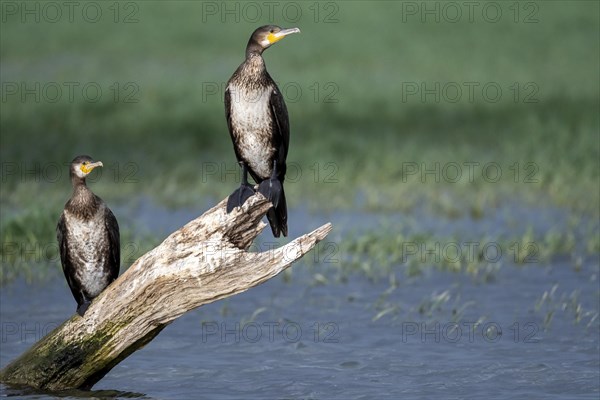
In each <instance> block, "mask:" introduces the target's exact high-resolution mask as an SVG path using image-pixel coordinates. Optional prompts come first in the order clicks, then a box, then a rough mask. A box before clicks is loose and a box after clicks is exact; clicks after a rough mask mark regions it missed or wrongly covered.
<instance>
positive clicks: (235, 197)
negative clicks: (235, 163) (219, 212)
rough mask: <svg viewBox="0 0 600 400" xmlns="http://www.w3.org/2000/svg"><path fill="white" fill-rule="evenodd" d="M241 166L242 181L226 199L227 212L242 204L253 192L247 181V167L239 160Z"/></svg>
mask: <svg viewBox="0 0 600 400" xmlns="http://www.w3.org/2000/svg"><path fill="white" fill-rule="evenodd" d="M240 165H241V167H242V183H241V184H240V187H239V188H237V189H236V190H235V191H234V192H233V193H232V194H231V195H230V196H229V198H228V199H227V212H228V213H230V212H231V211H232V210H233V209H234V208H235V207H241V206H242V204H244V203H245V202H246V200H248V198H250V196H252V195H253V194H254V189H253V188H252V186H251V185H250V184H249V183H248V167H247V166H246V163H245V162H243V161H240Z"/></svg>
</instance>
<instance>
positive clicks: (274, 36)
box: [267, 28, 300, 44]
mask: <svg viewBox="0 0 600 400" xmlns="http://www.w3.org/2000/svg"><path fill="white" fill-rule="evenodd" d="M292 33H300V29H298V28H289V29H282V30H280V31H279V32H276V33H269V35H268V36H267V40H268V41H269V43H270V44H273V43H275V42H279V41H280V40H281V39H283V38H284V37H286V36H287V35H291V34H292Z"/></svg>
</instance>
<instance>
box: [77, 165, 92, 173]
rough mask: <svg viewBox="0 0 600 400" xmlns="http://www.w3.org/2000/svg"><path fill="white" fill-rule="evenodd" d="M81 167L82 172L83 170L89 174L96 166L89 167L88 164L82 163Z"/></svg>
mask: <svg viewBox="0 0 600 400" xmlns="http://www.w3.org/2000/svg"><path fill="white" fill-rule="evenodd" d="M79 169H80V170H81V172H83V173H84V174H89V173H90V172H92V170H93V169H94V167H92V168H89V167H88V166H87V165H85V164H81V167H79Z"/></svg>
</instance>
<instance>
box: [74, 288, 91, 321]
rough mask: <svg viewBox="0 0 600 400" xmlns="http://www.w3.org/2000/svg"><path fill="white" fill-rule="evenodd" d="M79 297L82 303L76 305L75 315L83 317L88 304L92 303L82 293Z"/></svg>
mask: <svg viewBox="0 0 600 400" xmlns="http://www.w3.org/2000/svg"><path fill="white" fill-rule="evenodd" d="M81 296H82V301H81V303H80V304H77V314H79V315H80V316H82V317H83V315H84V314H85V312H86V310H87V309H88V307H89V306H90V304H92V301H91V300H89V299H88V298H87V297H86V296H85V294H83V293H81Z"/></svg>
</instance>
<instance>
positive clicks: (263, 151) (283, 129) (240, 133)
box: [225, 25, 300, 237]
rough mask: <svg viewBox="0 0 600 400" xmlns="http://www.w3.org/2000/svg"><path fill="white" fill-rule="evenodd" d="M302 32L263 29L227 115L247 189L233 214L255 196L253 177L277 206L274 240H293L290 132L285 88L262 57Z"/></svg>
mask: <svg viewBox="0 0 600 400" xmlns="http://www.w3.org/2000/svg"><path fill="white" fill-rule="evenodd" d="M297 32H300V29H298V28H290V29H281V28H280V27H278V26H275V25H266V26H261V27H260V28H258V29H257V30H255V31H254V33H252V36H251V37H250V40H249V41H248V45H247V46H246V60H245V61H244V62H243V63H242V64H241V65H240V66H239V67H238V69H237V70H236V71H235V72H234V73H233V75H232V76H231V78H230V79H229V81H228V82H227V88H226V90H225V114H226V117H227V126H228V128H229V133H230V134H231V140H232V141H233V149H234V151H235V155H236V157H237V159H238V161H239V163H240V165H241V167H242V183H241V185H240V187H239V188H238V189H237V190H236V191H234V192H233V193H232V194H231V196H229V199H228V201H227V212H231V210H233V209H234V208H235V207H239V206H241V205H242V204H244V202H245V201H246V200H247V199H248V197H250V196H252V195H253V194H254V189H253V187H252V186H251V185H249V184H248V172H249V173H250V175H252V178H253V179H254V180H255V181H256V183H258V191H259V192H260V193H261V194H263V195H264V196H265V197H266V198H267V199H269V201H270V202H271V203H272V204H273V208H271V209H270V210H269V211H268V212H267V219H268V220H269V223H270V225H271V230H272V231H273V236H275V237H279V236H280V234H283V236H287V205H286V201H285V193H284V191H283V181H284V178H285V172H286V164H285V160H286V158H287V153H288V146H289V142H290V127H289V120H288V113H287V108H286V106H285V102H284V100H283V96H282V95H281V92H280V91H279V88H278V87H277V85H276V84H275V82H274V81H273V79H272V78H271V76H270V75H269V73H268V72H267V69H266V67H265V61H264V60H263V58H262V52H263V51H265V49H267V48H269V47H270V46H271V45H272V44H273V43H276V42H278V41H279V40H281V39H283V38H284V37H286V36H287V35H290V34H292V33H297Z"/></svg>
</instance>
